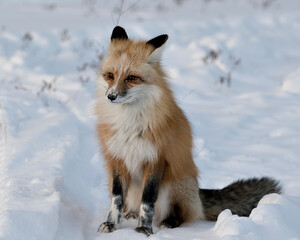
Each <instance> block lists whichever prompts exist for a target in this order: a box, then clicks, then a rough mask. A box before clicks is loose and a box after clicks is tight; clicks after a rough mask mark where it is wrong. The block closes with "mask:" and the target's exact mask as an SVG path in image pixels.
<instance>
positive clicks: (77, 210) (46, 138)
mask: <svg viewBox="0 0 300 240" xmlns="http://www.w3.org/2000/svg"><path fill="white" fill-rule="evenodd" d="M121 3H122V1H118V0H117V1H108V0H107V1H100V0H98V1H88V0H87V1H79V0H78V1H69V0H64V1H58V0H56V1H50V0H49V1H48V0H47V1H42V0H25V1H17V0H13V1H11V0H1V1H0V239H1V240H23V239H26V240H29V239H32V240H41V239H42V240H47V239H49V240H50V239H51V240H53V239H55V240H60V239H61V240H62V239H72V240H73V239H74V240H82V239H86V240H93V239H118V240H119V239H133V240H134V239H146V237H145V236H144V235H141V234H138V233H136V232H135V231H134V228H135V226H136V225H137V222H136V221H134V220H131V221H126V220H124V221H123V222H122V224H121V225H120V226H119V230H117V231H115V232H113V233H110V234H100V233H97V232H96V231H97V228H98V226H99V224H100V223H101V222H103V221H104V220H105V219H106V217H107V214H108V210H109V206H110V200H109V193H108V189H107V175H106V172H105V168H104V162H103V158H102V156H101V154H100V151H99V146H98V141H97V137H96V132H95V126H96V120H95V116H94V115H93V111H92V109H93V103H94V101H95V86H96V75H97V71H98V69H99V65H100V63H101V60H102V58H103V56H104V55H105V51H106V48H107V45H108V43H109V38H110V34H111V31H112V29H113V27H114V26H115V24H116V23H117V22H118V24H120V25H121V26H123V27H125V28H126V30H127V33H128V34H129V36H131V37H133V38H135V39H150V38H152V37H155V36H157V35H159V34H164V33H167V34H168V35H169V40H168V42H167V44H166V47H165V51H164V54H163V65H164V68H165V70H166V71H167V73H168V75H169V81H170V84H171V86H172V89H173V90H174V93H175V96H176V98H177V101H178V103H179V105H180V106H181V107H182V108H183V110H184V111H185V113H186V114H187V116H188V118H189V120H190V122H191V124H192V127H193V132H194V145H195V147H194V159H195V162H196V164H197V166H198V168H199V171H200V173H201V174H200V178H199V180H200V183H201V186H202V187H205V188H222V187H224V186H226V185H227V184H229V183H231V182H232V181H235V180H237V179H240V178H249V177H261V176H270V177H274V178H276V179H278V180H279V181H280V182H281V184H282V186H283V189H284V190H283V194H282V195H278V194H271V195H268V196H265V197H264V198H263V199H262V200H261V201H260V202H259V204H258V206H257V207H256V208H255V209H254V210H253V211H252V213H251V215H250V216H249V217H238V216H235V215H232V214H231V212H230V211H229V210H225V211H223V212H222V213H221V214H220V215H219V218H218V220H217V221H216V222H205V221H198V222H195V223H189V224H184V225H182V226H180V227H179V228H176V229H163V230H160V229H158V228H155V229H154V232H155V234H153V235H152V236H150V237H149V238H148V239H155V240H156V239H207V240H213V239H224V240H236V239H247V240H250V239H251V240H252V239H253V240H257V239H262V240H265V239H272V240H277V239H278V240H285V239H289V240H296V239H300V226H299V216H300V147H299V143H300V47H299V43H300V2H299V1H297V0H274V1H272V0H248V1H247V0H244V1H234V0H220V1H217V0H210V1H197V0H177V1H170V0H167V1H158V0H155V1H145V0H142V1H130V0H125V1H123V7H122V9H123V10H125V11H121V12H122V14H121V15H120V17H119V21H118V16H119V12H120V8H121ZM128 8H129V9H128Z"/></svg>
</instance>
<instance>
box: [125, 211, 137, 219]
mask: <svg viewBox="0 0 300 240" xmlns="http://www.w3.org/2000/svg"><path fill="white" fill-rule="evenodd" d="M123 217H124V218H125V219H127V220H129V219H138V218H139V213H138V212H137V211H129V212H128V213H125V214H124V215H123Z"/></svg>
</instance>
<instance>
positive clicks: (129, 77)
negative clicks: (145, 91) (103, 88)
mask: <svg viewBox="0 0 300 240" xmlns="http://www.w3.org/2000/svg"><path fill="white" fill-rule="evenodd" d="M137 79H138V77H137V76H134V75H129V76H128V77H127V78H126V79H125V82H133V81H135V80H137Z"/></svg>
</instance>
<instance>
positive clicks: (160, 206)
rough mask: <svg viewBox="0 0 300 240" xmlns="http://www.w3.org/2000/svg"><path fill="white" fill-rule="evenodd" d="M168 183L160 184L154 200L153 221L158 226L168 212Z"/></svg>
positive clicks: (169, 204)
mask: <svg viewBox="0 0 300 240" xmlns="http://www.w3.org/2000/svg"><path fill="white" fill-rule="evenodd" d="M170 206H171V203H170V185H169V184H165V185H162V186H160V188H159V192H158V197H157V200H156V202H155V215H154V216H155V217H154V223H155V224H156V225H157V226H158V225H159V224H160V223H161V222H162V221H163V220H164V219H165V218H167V217H168V214H169V213H170Z"/></svg>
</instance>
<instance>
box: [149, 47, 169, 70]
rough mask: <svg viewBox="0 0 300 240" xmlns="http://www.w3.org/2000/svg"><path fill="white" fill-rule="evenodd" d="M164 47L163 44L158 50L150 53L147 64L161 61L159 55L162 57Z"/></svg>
mask: <svg viewBox="0 0 300 240" xmlns="http://www.w3.org/2000/svg"><path fill="white" fill-rule="evenodd" d="M164 46H165V44H163V45H162V46H161V47H159V48H156V49H155V50H154V51H153V52H152V53H151V55H150V56H149V58H148V60H147V62H148V63H149V64H151V65H153V64H155V63H157V62H158V61H160V59H161V55H162V52H163V50H164Z"/></svg>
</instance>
